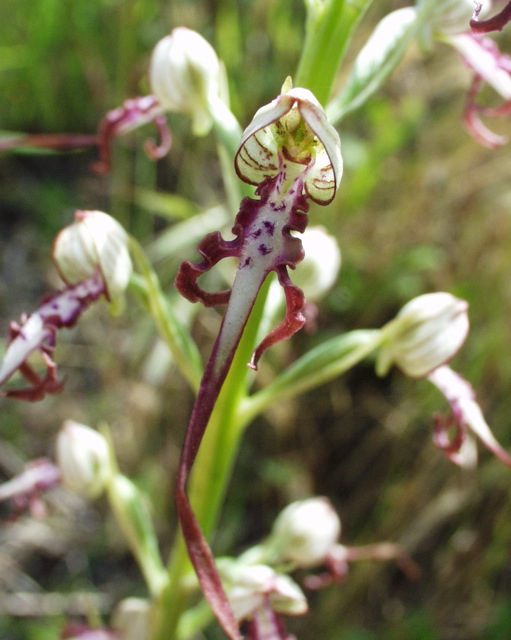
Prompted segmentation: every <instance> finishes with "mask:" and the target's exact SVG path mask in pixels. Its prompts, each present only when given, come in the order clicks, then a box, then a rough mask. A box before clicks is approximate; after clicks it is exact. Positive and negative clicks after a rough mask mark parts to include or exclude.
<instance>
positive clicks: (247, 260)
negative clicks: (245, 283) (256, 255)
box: [241, 256, 252, 269]
mask: <svg viewBox="0 0 511 640" xmlns="http://www.w3.org/2000/svg"><path fill="white" fill-rule="evenodd" d="M251 262H252V258H251V257H250V256H248V257H247V258H245V260H244V261H243V264H242V265H241V268H242V269H243V268H244V267H248V265H249V264H250V263H251Z"/></svg>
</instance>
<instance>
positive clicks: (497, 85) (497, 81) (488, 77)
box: [421, 0, 511, 148]
mask: <svg viewBox="0 0 511 640" xmlns="http://www.w3.org/2000/svg"><path fill="white" fill-rule="evenodd" d="M475 4H476V9H475V11H474V13H473V16H472V20H470V22H469V20H468V17H469V15H470V10H471V8H473V6H474V5H473V3H472V2H471V1H470V0H463V1H462V0H454V1H453V0H445V2H444V4H439V5H438V7H437V9H436V10H435V13H434V14H433V18H432V20H431V21H430V23H429V24H428V25H427V26H428V29H429V31H431V32H432V34H433V35H434V36H435V37H436V38H437V39H438V40H440V41H441V42H445V43H446V44H448V45H450V46H452V47H453V48H454V49H456V51H457V52H458V53H459V54H460V56H461V58H462V60H463V61H464V63H465V65H466V66H467V67H468V68H469V69H470V70H471V71H472V72H473V79H472V84H471V86H470V89H469V91H468V96H467V102H466V107H465V113H464V118H463V120H464V124H465V127H466V128H467V130H468V132H469V133H470V134H471V135H472V136H473V137H474V138H475V139H476V140H477V141H478V142H479V143H480V144H482V145H484V146H486V147H489V148H495V147H497V146H500V145H503V144H505V143H506V138H504V137H503V136H499V135H497V134H495V133H493V132H492V131H490V130H489V129H488V128H487V127H486V125H485V124H484V123H483V122H482V120H481V118H480V116H481V115H487V116H490V117H497V116H504V115H507V114H509V113H511V58H510V57H509V56H507V55H506V54H503V53H501V52H500V51H499V48H498V46H497V44H496V43H495V42H494V41H493V40H492V39H491V38H488V37H484V36H483V35H482V34H484V33H486V32H488V31H492V30H494V29H492V28H490V27H491V25H492V24H497V23H501V28H502V26H503V24H504V22H503V21H504V20H505V19H507V20H509V19H510V17H511V3H509V4H508V6H507V7H506V8H505V9H504V10H503V11H502V12H501V13H500V14H498V16H495V17H494V18H492V19H489V20H482V21H480V22H479V20H478V16H479V14H480V13H481V11H482V9H483V5H482V3H475ZM490 8H491V2H489V1H488V2H486V3H485V5H484V12H485V13H486V12H487V11H488V10H489V9H490ZM469 26H470V27H471V30H470V28H469ZM495 28H496V27H495ZM421 35H422V39H423V40H424V35H425V34H424V32H423V33H422V34H421ZM485 84H488V85H489V86H491V87H492V88H493V89H494V90H495V91H496V92H497V94H499V96H500V97H501V98H502V99H503V100H504V103H503V105H502V106H500V107H496V108H493V107H486V106H483V105H481V104H479V103H478V102H477V97H478V96H479V94H480V92H481V91H482V89H483V87H484V85H485Z"/></svg>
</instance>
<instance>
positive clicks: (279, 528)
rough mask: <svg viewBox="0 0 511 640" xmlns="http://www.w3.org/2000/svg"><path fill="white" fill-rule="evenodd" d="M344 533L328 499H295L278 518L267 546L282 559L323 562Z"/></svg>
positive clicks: (304, 564) (301, 563) (305, 564)
mask: <svg viewBox="0 0 511 640" xmlns="http://www.w3.org/2000/svg"><path fill="white" fill-rule="evenodd" d="M340 533H341V521H340V519H339V516H338V515H337V513H336V512H335V511H334V509H333V507H332V505H331V504H330V502H329V501H328V500H327V499H326V498H310V499H308V500H301V501H299V502H293V503H292V504H290V505H288V506H287V507H286V508H285V509H284V510H283V511H282V512H281V513H280V515H279V516H278V517H277V519H276V520H275V523H274V525H273V529H272V532H271V534H270V538H269V540H268V542H267V544H268V546H269V547H270V548H271V549H272V551H273V552H274V553H275V554H276V555H277V558H278V560H279V561H281V562H292V563H294V564H295V565H296V566H298V567H313V566H316V565H320V564H322V563H323V562H324V561H325V560H326V558H327V557H328V554H329V552H330V551H331V549H332V547H333V546H334V545H335V543H336V542H337V540H338V538H339V535H340Z"/></svg>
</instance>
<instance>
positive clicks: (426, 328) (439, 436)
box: [376, 292, 511, 466]
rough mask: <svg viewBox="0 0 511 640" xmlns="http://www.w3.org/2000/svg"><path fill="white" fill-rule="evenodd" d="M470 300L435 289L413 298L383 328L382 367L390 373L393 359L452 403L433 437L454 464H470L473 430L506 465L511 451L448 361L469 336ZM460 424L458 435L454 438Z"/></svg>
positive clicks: (510, 463)
mask: <svg viewBox="0 0 511 640" xmlns="http://www.w3.org/2000/svg"><path fill="white" fill-rule="evenodd" d="M467 310H468V304H467V303H466V302H465V301H464V300H461V299H459V298H455V297H454V296H452V295H451V294H449V293H444V292H439V293H429V294H425V295H422V296H418V297H417V298H414V299H413V300H411V301H410V302H408V303H407V304H406V305H405V306H404V307H403V308H402V309H401V311H400V312H399V313H398V314H397V316H396V318H395V319H394V320H391V321H390V322H389V323H388V324H387V325H385V327H383V329H382V331H383V333H384V336H385V337H384V341H383V344H382V347H381V349H380V352H379V353H378V357H377V361H376V371H377V373H378V374H379V375H385V374H386V373H387V372H388V370H389V368H390V367H391V365H392V364H395V365H396V366H397V367H399V369H401V371H402V372H403V373H404V374H405V375H407V376H409V377H410V378H426V379H427V380H429V381H430V382H431V383H432V384H434V385H435V386H436V387H437V389H439V390H440V391H441V392H442V393H443V394H444V396H445V398H446V400H447V401H448V403H449V404H450V406H451V411H452V415H451V417H449V418H445V417H436V419H435V431H434V436H433V440H434V442H435V444H436V446H438V447H439V448H440V449H442V451H443V452H444V454H445V455H446V456H447V457H448V458H449V459H450V460H451V461H452V462H454V463H456V464H458V465H461V466H468V465H470V464H471V463H472V461H473V459H474V455H473V454H474V447H473V446H472V441H471V440H470V439H469V438H467V436H468V432H469V431H472V433H473V434H474V435H476V436H477V437H478V438H479V439H480V440H481V442H482V443H483V444H484V445H485V446H486V447H487V448H488V449H489V450H490V451H491V452H492V453H493V454H494V455H495V456H496V457H497V458H499V459H500V460H501V461H502V462H504V464H506V465H508V466H511V455H509V454H508V453H506V451H504V449H503V448H502V447H501V446H500V444H499V443H498V442H497V440H496V439H495V437H494V435H493V434H492V432H491V430H490V427H489V426H488V424H487V423H486V421H485V419H484V416H483V414H482V412H481V408H480V407H479V405H478V403H477V402H476V400H475V394H474V391H473V389H472V387H471V386H470V384H469V383H468V382H466V381H465V380H464V379H463V378H462V377H461V376H460V375H458V374H457V373H455V372H454V371H453V370H452V369H450V367H448V366H447V363H448V362H449V361H450V360H451V359H452V358H453V357H454V356H455V355H456V353H457V352H458V350H459V349H460V348H461V346H462V345H463V343H464V342H465V339H466V337H467V335H468V329H469V323H468V314H467ZM453 429H454V436H453V437H452V438H450V437H449V433H452V430H453Z"/></svg>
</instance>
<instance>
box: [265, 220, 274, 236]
mask: <svg viewBox="0 0 511 640" xmlns="http://www.w3.org/2000/svg"><path fill="white" fill-rule="evenodd" d="M263 227H264V228H265V229H266V232H267V233H268V235H270V236H272V235H273V234H274V233H275V223H274V222H272V221H271V220H263Z"/></svg>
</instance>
